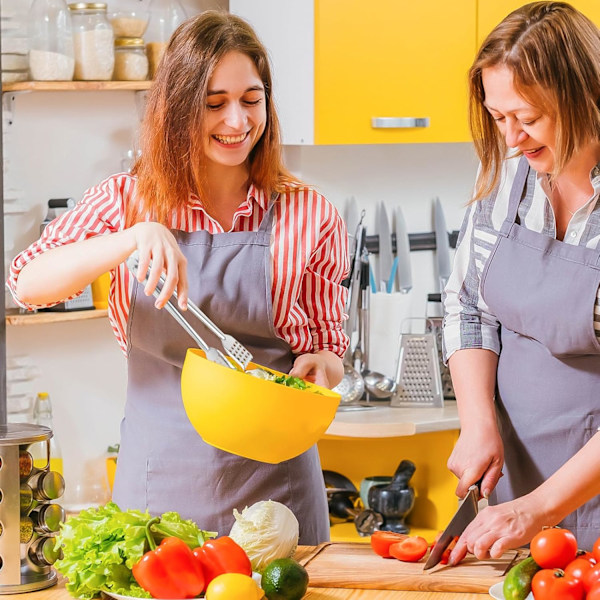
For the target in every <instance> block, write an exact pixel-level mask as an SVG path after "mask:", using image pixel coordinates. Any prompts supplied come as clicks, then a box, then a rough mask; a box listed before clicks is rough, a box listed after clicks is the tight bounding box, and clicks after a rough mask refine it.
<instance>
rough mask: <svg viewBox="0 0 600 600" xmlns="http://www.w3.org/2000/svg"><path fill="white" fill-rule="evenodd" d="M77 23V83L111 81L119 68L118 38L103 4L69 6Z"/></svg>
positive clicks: (75, 28)
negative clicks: (116, 67)
mask: <svg viewBox="0 0 600 600" xmlns="http://www.w3.org/2000/svg"><path fill="white" fill-rule="evenodd" d="M69 9H70V11H71V19H72V21H73V46H74V54H75V79H78V80H81V81H107V80H109V79H112V75H113V69H114V66H115V51H114V35H113V30H112V27H111V24H110V23H109V21H108V18H107V15H106V4H105V3H103V2H74V3H71V4H69Z"/></svg>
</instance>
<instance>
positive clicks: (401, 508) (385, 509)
mask: <svg viewBox="0 0 600 600" xmlns="http://www.w3.org/2000/svg"><path fill="white" fill-rule="evenodd" d="M415 469H416V467H415V464H414V463H413V462H412V461H410V460H403V461H402V462H401V463H400V464H399V465H398V468H397V469H396V472H395V473H394V476H393V477H392V481H391V483H390V484H389V485H384V486H380V485H378V486H374V487H372V488H371V489H370V490H369V496H368V497H369V507H370V508H372V509H373V510H375V511H377V512H378V513H380V514H381V515H383V519H384V523H383V525H382V526H381V529H382V530H384V531H395V532H396V533H408V532H409V527H408V526H407V525H406V523H405V519H406V517H407V515H408V514H409V513H410V511H411V510H412V509H413V507H414V505H415V490H414V489H413V488H412V487H411V486H410V485H408V482H409V481H410V478H411V477H412V476H413V475H414V472H415Z"/></svg>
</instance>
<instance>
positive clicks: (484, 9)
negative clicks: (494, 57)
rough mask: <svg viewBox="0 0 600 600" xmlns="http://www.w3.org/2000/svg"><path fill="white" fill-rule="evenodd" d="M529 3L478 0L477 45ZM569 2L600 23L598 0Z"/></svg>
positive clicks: (511, 0) (574, 0) (515, 0)
mask: <svg viewBox="0 0 600 600" xmlns="http://www.w3.org/2000/svg"><path fill="white" fill-rule="evenodd" d="M525 4H528V2H523V1H522V0H478V14H477V45H478V46H479V45H480V44H481V42H483V40H484V39H485V37H486V36H487V34H488V33H489V32H490V31H491V30H492V29H493V28H494V27H495V26H496V25H497V24H498V23H500V21H502V19H503V18H504V17H505V16H506V15H508V14H509V13H510V12H511V11H513V10H515V9H516V8H519V6H523V5H525ZM569 4H571V5H572V6H574V7H575V8H576V9H578V10H580V11H581V12H582V13H583V14H585V15H586V16H588V17H589V18H590V19H592V21H594V23H596V24H597V25H600V2H599V1H598V0H569Z"/></svg>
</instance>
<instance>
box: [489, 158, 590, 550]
mask: <svg viewBox="0 0 600 600" xmlns="http://www.w3.org/2000/svg"><path fill="white" fill-rule="evenodd" d="M533 175H535V173H534V172H533V171H531V175H530V169H529V165H528V163H527V160H526V159H525V158H523V159H521V162H520V164H519V168H518V170H517V174H516V177H515V180H514V183H513V187H512V190H511V194H510V200H509V210H508V215H507V217H506V220H505V221H504V223H503V225H502V228H501V231H500V235H499V237H498V241H497V242H496V245H495V247H494V249H493V250H492V254H491V256H490V258H489V260H488V262H487V264H486V266H485V268H484V271H483V274H482V282H481V288H482V290H481V291H482V297H483V298H484V300H485V302H486V303H487V305H488V306H489V308H490V311H491V313H492V314H494V315H496V316H497V318H498V320H499V322H500V323H501V329H500V335H501V342H502V351H501V352H500V357H499V362H498V376H497V394H496V406H497V415H498V421H499V425H500V431H501V435H502V439H503V441H504V449H505V465H504V475H505V476H504V477H503V478H501V479H500V481H499V482H498V485H497V487H496V489H495V491H494V493H493V494H492V496H491V498H490V501H491V503H492V504H497V503H501V502H505V501H508V500H512V499H514V498H516V497H519V496H523V495H524V494H527V493H529V492H530V491H532V490H533V489H534V488H536V487H537V486H539V485H540V484H541V483H542V482H543V481H544V480H546V479H547V478H548V477H550V476H551V475H552V474H553V473H554V472H555V471H556V470H557V469H559V468H560V467H561V466H562V465H563V464H564V463H565V462H566V461H567V460H568V459H569V458H571V457H572V456H573V455H574V454H575V453H577V452H578V451H579V450H580V449H581V447H582V446H583V445H584V444H585V443H586V442H587V441H588V440H589V439H590V438H591V437H592V436H593V435H594V434H595V433H596V431H597V429H598V427H599V426H600V344H599V343H598V338H597V337H596V334H595V331H594V306H595V302H596V294H597V292H598V286H599V285H600V250H597V249H590V248H586V247H585V246H575V245H571V244H566V243H564V242H562V241H560V240H557V239H554V238H550V237H548V236H546V235H543V234H541V233H537V232H534V231H531V230H528V229H526V228H525V227H523V226H521V225H520V224H519V223H518V222H517V221H518V208H519V203H520V201H521V198H522V197H524V194H526V193H533V185H534V182H535V178H534V177H533ZM565 493H568V490H565ZM561 524H562V526H563V527H567V528H568V529H570V530H571V531H572V532H573V533H574V534H575V536H576V537H577V541H578V543H579V547H580V548H584V549H587V550H590V549H591V548H592V546H593V544H594V541H595V540H596V538H597V537H598V535H600V496H597V497H595V498H593V499H592V500H590V501H589V502H588V503H587V504H585V505H583V506H582V507H581V508H579V509H577V510H576V511H575V512H573V513H571V514H570V515H568V516H567V517H566V518H565V519H564V521H562V523H561Z"/></svg>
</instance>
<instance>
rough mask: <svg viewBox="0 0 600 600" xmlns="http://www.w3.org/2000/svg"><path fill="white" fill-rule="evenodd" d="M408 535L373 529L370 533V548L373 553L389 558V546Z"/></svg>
mask: <svg viewBox="0 0 600 600" xmlns="http://www.w3.org/2000/svg"><path fill="white" fill-rule="evenodd" d="M407 537H408V536H407V535H406V534H405V533H395V532H393V531H374V532H373V535H371V548H373V550H374V551H375V554H379V556H383V558H391V557H392V555H391V554H390V546H391V545H392V544H396V543H397V542H401V541H402V540H404V539H406V538H407Z"/></svg>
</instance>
